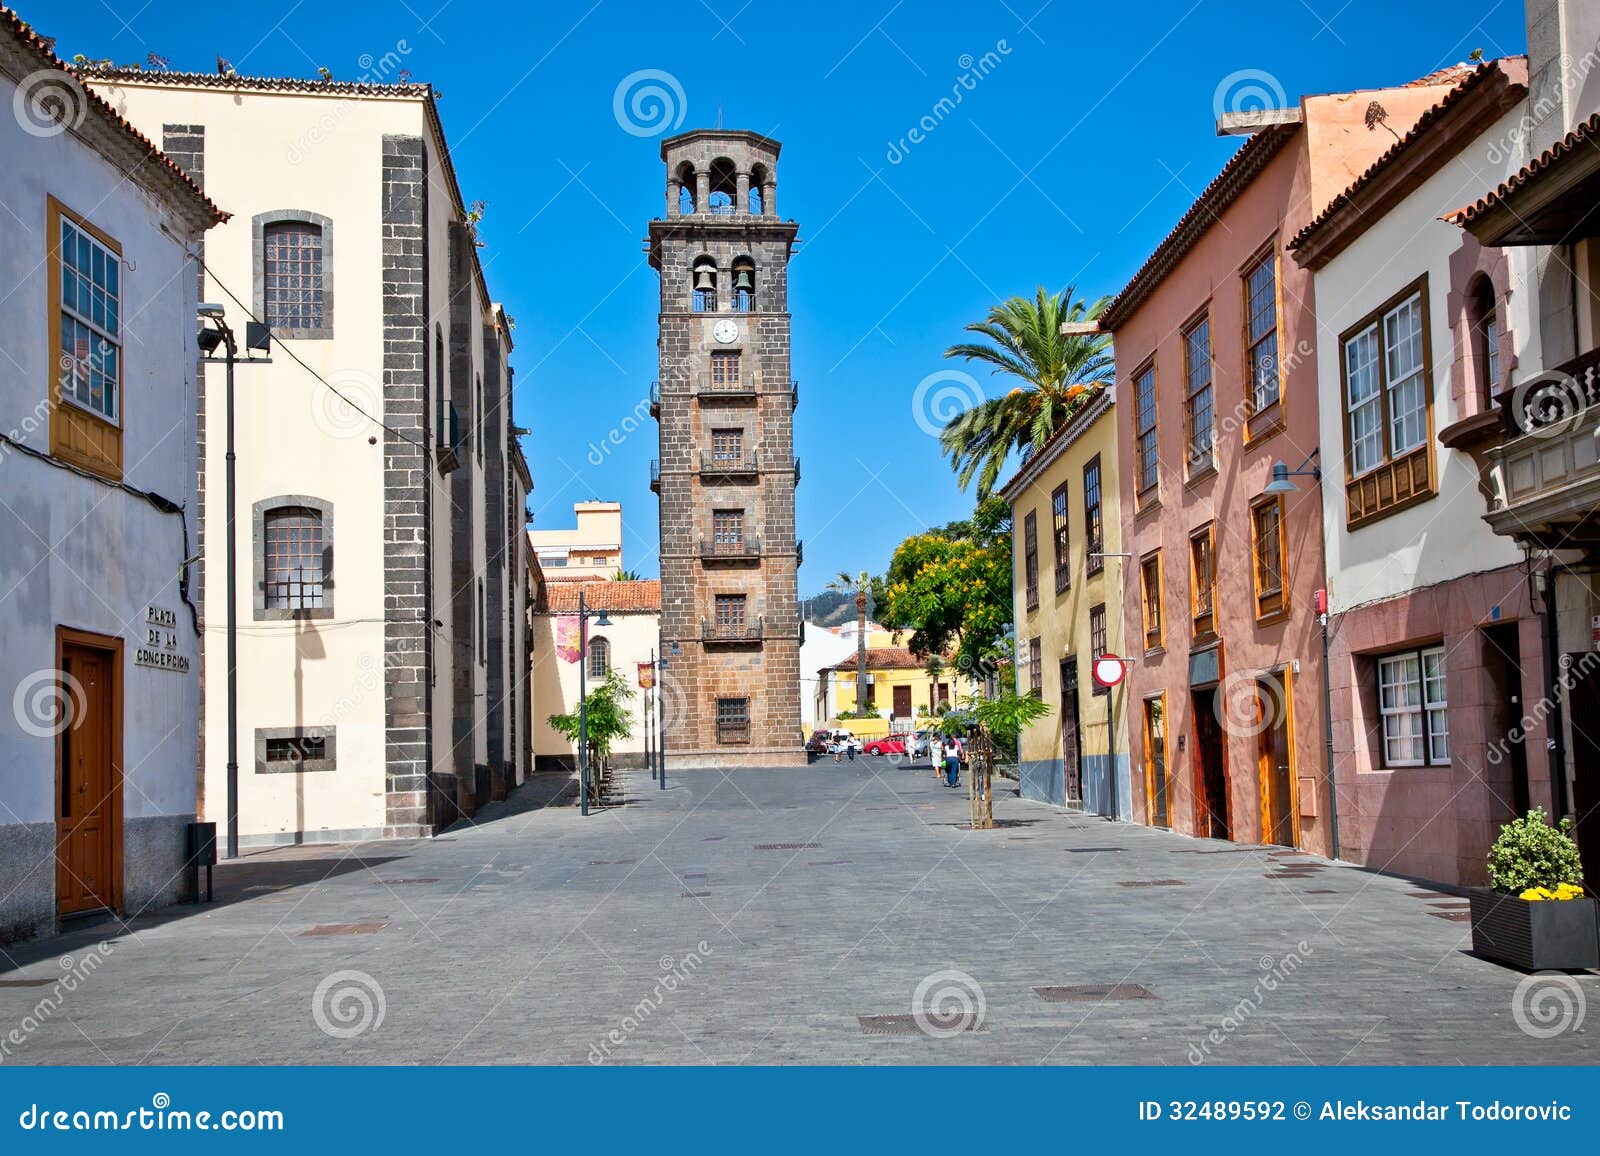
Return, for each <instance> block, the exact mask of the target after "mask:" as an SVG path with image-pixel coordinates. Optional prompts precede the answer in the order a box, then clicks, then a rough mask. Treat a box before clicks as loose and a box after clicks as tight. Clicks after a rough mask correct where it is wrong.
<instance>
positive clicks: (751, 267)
mask: <svg viewBox="0 0 1600 1156" xmlns="http://www.w3.org/2000/svg"><path fill="white" fill-rule="evenodd" d="M755 307H756V265H755V262H754V261H752V260H750V259H749V258H748V257H741V258H740V259H739V260H737V261H735V262H734V263H733V308H734V311H735V312H737V313H751V312H754V311H755Z"/></svg>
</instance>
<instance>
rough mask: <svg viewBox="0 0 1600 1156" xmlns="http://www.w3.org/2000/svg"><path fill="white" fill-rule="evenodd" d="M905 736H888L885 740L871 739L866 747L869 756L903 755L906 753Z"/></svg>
mask: <svg viewBox="0 0 1600 1156" xmlns="http://www.w3.org/2000/svg"><path fill="white" fill-rule="evenodd" d="M906 738H907V736H905V735H890V736H888V737H887V738H882V739H873V740H872V741H871V742H869V743H868V744H867V745H866V752H867V754H869V755H903V754H905V753H906Z"/></svg>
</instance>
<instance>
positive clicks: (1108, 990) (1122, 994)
mask: <svg viewBox="0 0 1600 1156" xmlns="http://www.w3.org/2000/svg"><path fill="white" fill-rule="evenodd" d="M1033 990H1034V991H1036V992H1038V993H1039V998H1040V999H1042V1000H1044V1002H1045V1003H1090V1002H1098V1001H1100V1000H1105V999H1155V998H1156V994H1155V993H1154V992H1153V991H1151V990H1150V989H1149V988H1147V987H1145V986H1144V984H1142V983H1078V984H1071V985H1069V986H1066V987H1036V988H1034V989H1033Z"/></svg>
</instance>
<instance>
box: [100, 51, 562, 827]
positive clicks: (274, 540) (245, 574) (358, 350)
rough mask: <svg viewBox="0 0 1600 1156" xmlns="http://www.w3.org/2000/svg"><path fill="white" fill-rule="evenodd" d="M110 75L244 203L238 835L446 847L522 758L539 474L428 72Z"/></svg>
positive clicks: (205, 755) (208, 583)
mask: <svg viewBox="0 0 1600 1156" xmlns="http://www.w3.org/2000/svg"><path fill="white" fill-rule="evenodd" d="M398 64H399V61H398V59H393V60H391V59H387V58H386V59H385V60H383V61H378V62H377V63H376V64H375V65H374V69H373V77H371V78H366V79H362V80H359V81H350V82H345V81H317V80H311V81H307V80H299V79H287V78H272V77H247V76H239V75H235V74H233V73H231V72H230V73H227V74H205V73H182V72H152V71H138V70H97V71H94V72H93V73H92V83H93V85H94V87H95V89H96V90H97V91H98V92H99V93H100V94H101V95H103V96H104V97H105V98H106V99H107V100H109V101H110V102H112V104H113V105H115V106H116V107H117V108H118V109H119V110H121V111H122V112H123V114H124V115H126V116H127V117H128V118H129V119H130V120H131V121H133V122H134V123H135V124H137V125H140V126H142V128H143V129H144V131H146V132H147V133H149V134H151V135H152V136H153V137H156V138H158V139H161V140H165V141H166V142H168V144H169V146H170V147H171V148H172V149H173V151H174V152H175V154H176V155H177V156H179V157H180V158H181V160H182V163H183V164H184V165H185V167H186V168H187V169H188V171H189V172H190V173H191V174H192V175H193V176H194V178H195V179H196V180H197V181H199V182H202V183H203V185H204V187H205V189H206V190H207V191H208V193H209V195H211V196H213V197H215V198H216V199H217V200H218V201H219V203H222V204H224V205H226V206H227V207H228V209H229V210H230V211H231V212H232V213H233V214H234V218H233V220H232V222H231V223H230V224H228V225H227V226H226V227H225V228H222V229H218V230H215V231H214V232H213V233H212V234H211V235H210V237H209V238H208V239H207V243H206V246H205V251H204V259H205V263H206V266H207V271H206V274H205V278H204V282H203V287H202V290H201V293H202V297H203V299H205V300H208V301H215V302H219V303H221V304H223V305H224V306H225V309H226V314H227V319H228V322H229V324H230V325H231V326H232V327H233V329H234V330H235V331H236V332H238V333H241V334H242V333H243V332H244V330H245V327H246V323H247V322H248V321H250V320H259V321H262V322H265V323H266V324H267V325H268V326H269V327H270V328H271V330H272V331H273V334H274V337H273V343H272V345H273V347H272V351H271V364H265V365H249V364H244V365H241V366H240V367H239V368H238V370H237V387H236V392H237V401H236V413H237V417H236V431H237V432H236V436H237V439H238V501H237V507H236V510H237V518H238V525H239V554H238V565H239V573H240V575H241V580H240V582H239V598H238V605H237V611H238V618H239V622H240V627H239V673H240V689H239V763H240V776H239V779H240V786H239V834H240V842H241V844H242V845H244V846H247V847H248V846H262V845H273V844H282V843H297V842H347V841H353V840H363V839H376V838H384V837H406V836H426V835H431V834H433V833H435V832H437V831H439V830H440V829H442V828H443V827H445V826H448V825H449V824H450V823H452V822H454V821H455V820H456V819H458V818H460V817H462V816H469V815H471V814H472V813H473V812H474V811H475V809H476V808H477V807H478V806H479V805H480V804H482V803H483V802H485V801H487V800H489V799H491V798H499V797H502V796H503V795H504V793H505V791H506V790H507V789H508V787H509V786H511V785H514V784H515V783H516V782H518V781H520V779H521V777H522V775H523V774H525V773H526V770H527V768H528V765H529V759H528V757H527V754H526V747H527V743H528V733H529V726H528V719H529V712H528V706H527V703H526V694H527V691H528V678H527V673H526V672H527V670H528V662H527V651H526V645H527V609H526V608H527V589H526V587H527V572H528V571H527V561H526V546H525V537H524V534H523V529H524V526H525V524H526V512H525V511H526V499H527V493H528V489H529V486H530V482H529V479H528V473H527V467H526V463H525V462H524V461H523V460H522V456H521V452H520V450H519V449H518V447H517V443H516V436H515V433H514V427H513V425H512V421H511V370H510V367H509V361H508V359H509V357H510V353H511V344H512V343H511V321H510V319H509V318H508V317H506V315H505V313H504V312H503V310H501V308H500V307H499V306H498V305H496V304H495V303H494V302H493V300H492V299H491V297H490V295H489V292H488V287H487V284H486V282H485V280H484V275H483V268H482V264H481V262H480V260H479V256H478V242H477V235H476V232H475V228H474V218H473V216H472V215H471V214H470V213H469V210H468V206H467V204H466V203H465V201H464V200H463V197H462V193H461V190H460V187H459V185H458V183H457V181H456V177H455V172H454V170H453V168H452V166H451V161H450V154H449V150H448V148H447V146H446V144H445V139H444V132H443V129H442V127H441V125H440V121H439V115H438V108H437V105H436V94H435V93H434V91H433V89H432V87H431V86H429V85H426V84H415V83H384V82H383V80H384V78H385V77H387V76H388V74H389V73H390V72H391V71H395V72H397V71H398ZM222 387H223V375H222V371H221V367H219V366H216V365H211V366H208V367H207V372H206V374H205V377H204V379H203V389H202V392H201V395H200V399H199V405H200V427H199V439H198V444H199V454H200V466H199V468H200V489H201V499H202V501H201V518H200V520H199V523H198V529H199V532H200V535H201V538H200V551H201V555H202V565H201V568H200V575H201V576H200V580H199V582H198V583H197V601H199V603H200V605H201V608H202V624H203V628H204V631H205V640H206V644H205V654H204V658H205V663H204V669H205V673H206V675H207V677H206V679H205V682H204V699H203V711H204V727H203V732H202V755H201V759H202V767H203V770H202V776H201V783H202V798H201V810H202V811H203V813H204V815H205V816H206V817H207V818H208V819H215V820H218V821H219V824H221V826H222V827H223V828H224V831H221V832H219V835H220V834H224V833H225V827H226V817H227V807H226V801H225V791H226V781H227V780H226V765H227V761H228V753H227V749H226V748H227V729H226V726H227V717H226V702H225V682H224V679H223V677H222V673H223V671H224V669H225V666H224V663H225V655H226V651H225V631H224V620H225V612H224V606H223V603H222V592H223V589H224V583H223V573H224V567H223V565H222V557H221V549H222V542H223V518H222V511H221V509H220V505H219V502H218V498H219V497H220V496H221V495H222V494H223V493H224V476H225V475H224V468H225V467H224V461H223V454H222V452H221V447H222V442H223V430H222V421H223V412H222V406H221V401H222Z"/></svg>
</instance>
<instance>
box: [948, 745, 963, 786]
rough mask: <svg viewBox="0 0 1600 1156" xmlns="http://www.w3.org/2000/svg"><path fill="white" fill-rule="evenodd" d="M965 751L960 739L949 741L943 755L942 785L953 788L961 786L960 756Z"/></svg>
mask: <svg viewBox="0 0 1600 1156" xmlns="http://www.w3.org/2000/svg"><path fill="white" fill-rule="evenodd" d="M964 750H966V744H965V743H963V742H962V741H961V740H960V739H951V740H950V745H949V746H948V747H946V748H945V753H944V785H945V786H947V787H955V786H959V785H960V784H961V755H962V752H963V751H964Z"/></svg>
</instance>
